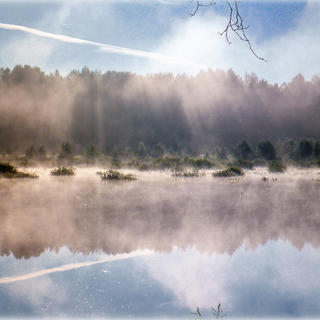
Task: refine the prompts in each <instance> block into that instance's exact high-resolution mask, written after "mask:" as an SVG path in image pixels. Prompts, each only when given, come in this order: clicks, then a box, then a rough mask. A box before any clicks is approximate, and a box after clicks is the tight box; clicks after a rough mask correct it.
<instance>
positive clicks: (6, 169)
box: [0, 162, 39, 179]
mask: <svg viewBox="0 0 320 320" xmlns="http://www.w3.org/2000/svg"><path fill="white" fill-rule="evenodd" d="M0 175H1V176H2V177H4V178H9V179H16V178H31V179H34V178H39V176H38V175H37V174H36V173H30V172H23V171H19V170H18V169H17V168H16V167H14V166H13V165H12V164H10V163H8V162H0Z"/></svg>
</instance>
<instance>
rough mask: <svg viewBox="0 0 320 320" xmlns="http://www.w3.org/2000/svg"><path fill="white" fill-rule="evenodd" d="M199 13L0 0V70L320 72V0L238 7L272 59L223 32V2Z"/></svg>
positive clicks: (159, 0) (140, 1)
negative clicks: (24, 68) (252, 51)
mask: <svg viewBox="0 0 320 320" xmlns="http://www.w3.org/2000/svg"><path fill="white" fill-rule="evenodd" d="M207 2H209V1H207ZM195 8H196V4H195V3H191V2H190V1H188V0H116V1H115V0H104V1H93V0H91V1H89V0H87V1H80V0H73V1H70V0H68V1H45V0H43V1H41V0H38V1H27V0H25V1H13V0H11V1H1V0H0V37H1V48H0V57H1V67H9V68H13V67H14V66H15V65H16V64H21V65H25V64H29V65H31V66H39V67H40V68H41V69H43V70H44V71H46V72H52V71H54V70H56V69H58V70H59V71H60V72H61V73H62V74H67V73H69V72H70V71H71V70H73V69H82V68H83V67H85V66H87V67H88V68H90V69H92V70H101V71H102V72H106V71H108V70H115V71H131V72H136V73H139V74H146V73H154V72H173V73H174V74H177V73H184V72H185V73H187V74H197V73H198V72H199V71H200V70H206V69H207V68H208V67H211V68H213V69H224V70H227V69H229V68H232V69H233V70H235V72H236V73H237V74H239V75H240V76H244V75H245V73H246V72H248V73H251V72H255V73H256V74H257V75H258V77H259V78H264V79H266V80H268V81H269V82H271V83H275V82H277V83H279V84H281V83H283V82H288V81H291V80H292V78H293V77H294V76H295V75H297V74H298V73H302V74H303V75H304V76H305V78H306V79H310V78H311V77H312V75H313V74H318V73H320V60H319V58H318V53H319V49H320V44H319V41H318V37H319V36H318V35H319V34H320V19H318V18H319V16H320V1H292V2H291V1H268V2H265V1H258V0H257V1H248V0H245V1H243V3H241V4H240V12H241V13H242V16H243V17H245V22H244V23H245V25H250V26H251V27H250V28H249V29H248V30H247V36H248V38H249V39H250V41H251V43H252V47H253V49H254V50H255V52H256V53H257V55H259V56H261V57H263V58H265V59H266V60H267V61H268V62H264V61H261V60H259V59H257V58H256V57H255V56H254V55H253V54H252V53H251V51H250V50H249V48H248V45H247V44H246V43H245V42H242V41H239V40H237V39H236V38H235V37H233V36H231V37H230V39H231V40H232V44H231V45H228V43H227V42H226V40H225V37H221V36H220V35H219V34H218V32H222V31H223V30H224V29H225V27H226V24H227V22H228V17H229V16H228V15H229V11H228V7H227V4H226V2H225V1H224V0H218V1H217V4H216V5H214V6H212V7H210V8H201V10H199V11H198V13H197V15H196V16H194V17H191V16H190V15H189V13H191V12H193V10H194V9H195Z"/></svg>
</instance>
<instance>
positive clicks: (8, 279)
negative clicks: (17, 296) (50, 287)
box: [0, 250, 153, 284]
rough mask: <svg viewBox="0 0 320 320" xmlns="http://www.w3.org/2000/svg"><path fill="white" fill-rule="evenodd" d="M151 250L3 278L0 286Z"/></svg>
mask: <svg viewBox="0 0 320 320" xmlns="http://www.w3.org/2000/svg"><path fill="white" fill-rule="evenodd" d="M152 253H153V251H152V250H137V251H134V252H132V253H125V254H118V255H115V256H108V257H106V258H103V259H101V260H98V261H88V262H80V263H72V264H66V265H63V266H61V267H55V268H51V269H44V270H40V271H36V272H32V273H29V274H25V275H23V276H15V277H5V278H0V284H1V283H11V282H17V281H23V280H29V279H32V278H36V277H40V276H43V275H45V274H50V273H54V272H63V271H67V270H72V269H77V268H82V267H88V266H92V265H94V264H98V263H104V262H110V261H116V260H123V259H128V258H134V257H138V256H144V255H147V254H152Z"/></svg>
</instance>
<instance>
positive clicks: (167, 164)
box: [152, 157, 182, 171]
mask: <svg viewBox="0 0 320 320" xmlns="http://www.w3.org/2000/svg"><path fill="white" fill-rule="evenodd" d="M152 166H153V168H154V169H173V170H177V171H180V170H182V160H181V158H179V157H164V158H162V157H159V158H157V159H155V160H154V161H153V162H152Z"/></svg>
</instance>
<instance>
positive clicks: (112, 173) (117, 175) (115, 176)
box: [97, 169, 137, 180]
mask: <svg viewBox="0 0 320 320" xmlns="http://www.w3.org/2000/svg"><path fill="white" fill-rule="evenodd" d="M97 173H98V174H99V175H100V177H101V179H102V180H137V177H136V176H135V175H134V174H132V173H128V174H124V173H121V172H120V171H118V170H112V169H111V170H107V171H106V172H97Z"/></svg>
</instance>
